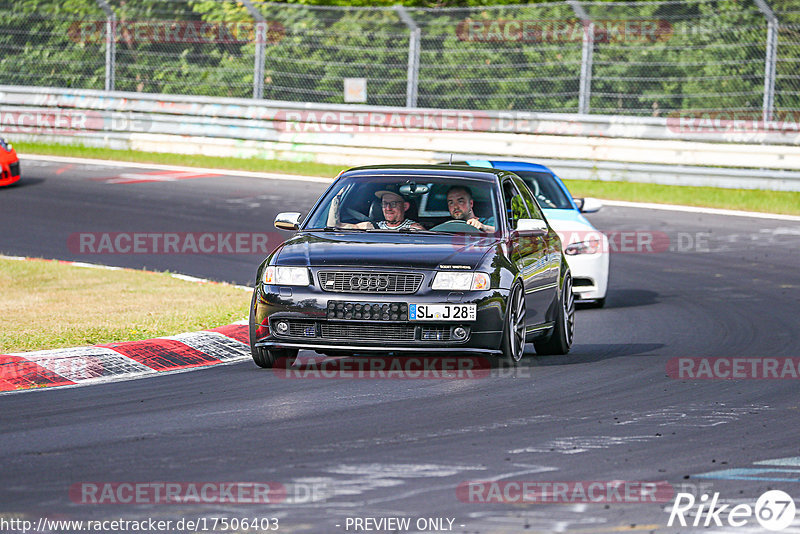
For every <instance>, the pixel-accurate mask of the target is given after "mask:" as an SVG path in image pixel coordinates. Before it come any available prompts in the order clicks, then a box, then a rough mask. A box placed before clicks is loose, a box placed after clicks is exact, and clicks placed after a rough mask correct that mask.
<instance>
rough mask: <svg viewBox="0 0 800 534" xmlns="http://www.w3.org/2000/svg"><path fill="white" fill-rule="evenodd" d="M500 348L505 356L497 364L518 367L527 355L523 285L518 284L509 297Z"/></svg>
mask: <svg viewBox="0 0 800 534" xmlns="http://www.w3.org/2000/svg"><path fill="white" fill-rule="evenodd" d="M500 348H501V350H502V351H503V354H502V356H500V357H499V358H497V360H496V363H498V364H501V365H503V366H514V365H516V364H517V363H519V361H520V360H521V359H522V356H523V355H524V354H525V292H524V291H523V289H522V284H516V285H515V286H514V288H513V289H512V290H511V294H510V295H509V298H508V311H507V312H506V320H505V325H504V327H503V342H502V344H501V345H500Z"/></svg>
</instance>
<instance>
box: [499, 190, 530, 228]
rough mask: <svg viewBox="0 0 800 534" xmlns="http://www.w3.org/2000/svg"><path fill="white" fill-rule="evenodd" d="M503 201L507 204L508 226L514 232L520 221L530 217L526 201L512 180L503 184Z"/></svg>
mask: <svg viewBox="0 0 800 534" xmlns="http://www.w3.org/2000/svg"><path fill="white" fill-rule="evenodd" d="M503 200H504V202H505V209H506V219H508V226H509V227H510V228H511V229H512V230H516V229H517V222H518V221H519V220H520V219H527V218H529V217H530V215H529V214H528V209H527V208H526V207H525V201H524V200H523V198H522V196H521V195H520V194H519V191H517V188H516V187H514V184H513V183H512V182H511V180H506V181H505V182H503Z"/></svg>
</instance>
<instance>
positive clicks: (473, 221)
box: [466, 217, 494, 232]
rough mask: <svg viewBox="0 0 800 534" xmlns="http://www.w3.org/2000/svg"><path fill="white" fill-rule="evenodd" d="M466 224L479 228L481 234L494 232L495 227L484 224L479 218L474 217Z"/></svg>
mask: <svg viewBox="0 0 800 534" xmlns="http://www.w3.org/2000/svg"><path fill="white" fill-rule="evenodd" d="M466 223H467V224H468V225H470V226H474V227H475V228H477V229H478V230H480V231H481V232H494V228H493V227H491V226H487V225H485V224H483V223H482V222H480V221H479V220H478V218H477V217H473V218H472V219H469V220H467V221H466Z"/></svg>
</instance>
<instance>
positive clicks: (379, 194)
mask: <svg viewBox="0 0 800 534" xmlns="http://www.w3.org/2000/svg"><path fill="white" fill-rule="evenodd" d="M384 195H394V196H396V197H400V198H401V199H402V200H403V201H405V202H408V199H407V198H406V197H404V196H403V195H401V194H400V193H399V192H398V191H397V188H396V187H394V186H389V187H388V188H387V189H383V190H381V191H376V192H375V196H376V197H378V198H379V199H381V200H383V197H384Z"/></svg>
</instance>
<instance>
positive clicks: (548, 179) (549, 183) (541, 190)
mask: <svg viewBox="0 0 800 534" xmlns="http://www.w3.org/2000/svg"><path fill="white" fill-rule="evenodd" d="M514 174H516V175H517V176H519V177H520V178H522V179H523V180H524V181H525V183H526V184H528V188H530V190H531V192H532V193H533V196H535V197H536V200H537V202H539V205H540V206H541V207H542V208H544V209H562V210H563V209H574V207H573V205H572V203H571V202H570V199H569V198H568V197H567V195H565V194H564V190H563V189H561V187H560V186H559V185H558V182H556V179H555V178H553V175H552V174H550V173H548V172H537V171H514Z"/></svg>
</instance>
